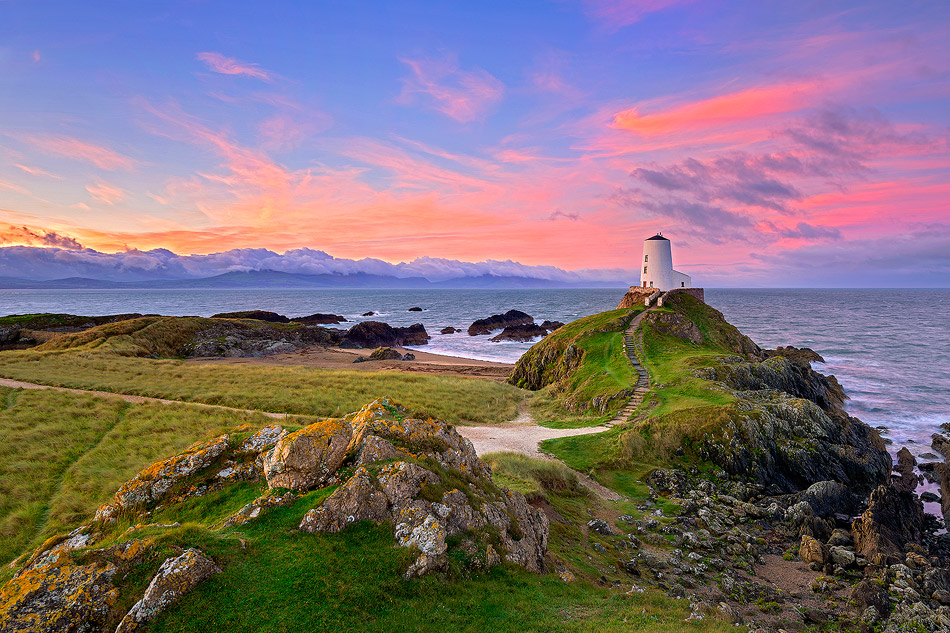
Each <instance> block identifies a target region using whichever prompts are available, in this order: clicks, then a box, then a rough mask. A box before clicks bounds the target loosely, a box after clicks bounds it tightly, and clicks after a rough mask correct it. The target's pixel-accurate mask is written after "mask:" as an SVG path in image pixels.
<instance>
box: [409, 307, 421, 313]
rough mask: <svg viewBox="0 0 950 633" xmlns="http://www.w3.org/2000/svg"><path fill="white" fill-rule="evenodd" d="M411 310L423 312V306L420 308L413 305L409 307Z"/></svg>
mask: <svg viewBox="0 0 950 633" xmlns="http://www.w3.org/2000/svg"><path fill="white" fill-rule="evenodd" d="M409 312H422V308H420V307H419V306H413V307H411V308H409Z"/></svg>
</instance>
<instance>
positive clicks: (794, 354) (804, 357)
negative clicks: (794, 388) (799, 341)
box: [762, 345, 825, 363]
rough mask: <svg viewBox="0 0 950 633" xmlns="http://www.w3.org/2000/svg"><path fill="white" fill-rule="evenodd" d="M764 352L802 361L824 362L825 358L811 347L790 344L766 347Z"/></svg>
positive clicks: (768, 354)
mask: <svg viewBox="0 0 950 633" xmlns="http://www.w3.org/2000/svg"><path fill="white" fill-rule="evenodd" d="M762 353H763V354H765V355H766V356H784V357H785V358H788V359H789V360H794V361H798V362H802V363H811V362H816V363H823V362H825V359H824V358H822V357H821V354H819V353H818V352H816V351H815V350H813V349H811V348H810V347H794V346H792V345H789V346H787V347H776V348H775V349H765V350H762Z"/></svg>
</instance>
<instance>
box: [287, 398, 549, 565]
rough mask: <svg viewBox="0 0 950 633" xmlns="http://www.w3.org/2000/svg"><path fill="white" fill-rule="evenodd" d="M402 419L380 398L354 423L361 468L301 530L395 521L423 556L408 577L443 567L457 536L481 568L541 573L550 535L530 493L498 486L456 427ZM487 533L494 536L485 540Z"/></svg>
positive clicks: (398, 535) (399, 538)
mask: <svg viewBox="0 0 950 633" xmlns="http://www.w3.org/2000/svg"><path fill="white" fill-rule="evenodd" d="M403 414H404V410H403V409H401V408H399V407H398V406H397V405H393V404H391V403H388V402H384V401H378V402H375V403H373V404H371V405H368V406H367V407H365V408H364V409H363V410H362V411H360V412H359V413H358V414H357V415H356V416H355V417H354V418H353V420H352V421H351V422H350V424H351V428H352V429H353V431H352V433H353V435H352V439H351V441H350V448H349V450H348V453H350V454H356V455H357V456H358V460H357V464H358V466H357V468H356V470H355V471H354V472H353V473H352V475H350V476H349V478H348V479H347V480H346V481H345V482H344V483H343V484H342V485H341V486H340V487H339V488H338V489H337V490H336V491H335V492H334V493H333V494H332V495H330V496H329V497H327V499H326V500H325V501H324V502H323V503H322V504H321V505H320V506H318V507H317V508H314V509H312V510H310V511H309V512H308V513H307V514H306V516H304V518H303V521H302V522H301V523H300V526H299V527H300V530H301V531H303V532H310V533H317V532H338V531H340V530H342V529H344V528H345V527H346V526H348V525H350V524H351V523H355V522H358V521H374V522H377V523H381V522H384V521H391V522H392V523H393V526H394V537H395V540H396V543H397V545H399V546H401V547H411V548H415V549H416V550H417V551H418V557H417V558H416V560H415V562H414V563H413V564H412V565H411V566H410V568H409V569H408V571H407V572H406V576H407V577H412V576H418V575H422V574H425V573H428V572H430V571H434V570H438V569H442V568H444V567H445V566H446V565H447V563H448V558H447V556H446V552H447V550H448V547H449V546H448V543H449V540H451V539H459V540H461V541H462V542H463V546H464V547H465V548H466V549H467V550H468V551H470V552H474V555H473V561H475V563H476V564H478V565H481V566H490V565H493V564H497V563H498V562H500V561H501V560H502V559H504V560H507V561H509V562H512V563H514V564H517V565H521V566H522V567H524V568H526V569H528V570H530V571H535V572H540V571H542V570H543V568H544V556H545V553H546V551H547V537H548V522H547V518H546V516H545V515H544V513H543V512H540V511H538V510H536V509H535V508H533V507H531V506H530V505H528V503H527V501H526V500H525V498H524V495H521V494H520V493H512V492H510V491H506V490H503V489H498V488H497V487H496V486H495V485H494V484H493V483H492V482H491V479H490V471H489V470H488V469H487V468H486V467H485V466H484V464H482V462H481V461H480V460H479V459H478V457H477V456H476V455H475V451H474V449H473V448H472V445H471V443H469V442H468V441H467V440H465V439H464V438H462V437H461V436H459V435H458V433H456V432H455V430H454V429H452V428H451V427H446V426H444V425H442V424H441V423H438V422H436V421H435V420H419V419H413V418H409V417H405V418H404V417H402V416H403ZM399 447H406V448H399ZM406 459H413V460H421V461H405V460H406ZM392 460H398V461H392ZM439 469H448V471H449V472H452V473H457V474H456V475H453V476H454V477H458V476H461V477H462V478H463V479H464V480H465V481H467V483H468V485H467V487H466V488H465V489H464V491H463V490H460V489H458V488H454V487H449V486H447V485H446V484H447V482H446V481H445V480H443V478H442V476H440V475H439V474H438V472H437V470H439ZM489 534H491V535H494V536H493V537H492V538H490V539H489V538H486V537H487V536H488V535H489ZM493 542H494V544H493ZM496 547H498V548H499V549H496Z"/></svg>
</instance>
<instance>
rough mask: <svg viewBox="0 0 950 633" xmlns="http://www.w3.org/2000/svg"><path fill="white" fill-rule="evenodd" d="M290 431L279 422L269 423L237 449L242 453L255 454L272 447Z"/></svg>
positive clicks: (237, 451)
mask: <svg viewBox="0 0 950 633" xmlns="http://www.w3.org/2000/svg"><path fill="white" fill-rule="evenodd" d="M287 433H288V431H287V429H285V428H284V427H282V426H281V425H279V424H268V425H267V426H265V427H264V428H262V429H261V430H260V431H258V432H257V433H255V434H254V435H252V436H250V437H249V438H247V439H246V440H244V441H243V442H241V445H240V446H238V447H237V450H236V451H235V452H236V453H238V454H242V455H254V454H258V453H261V452H263V451H264V449H267V448H270V447H271V446H273V445H274V444H276V443H277V442H278V441H280V440H281V439H282V438H283V437H284V436H285V435H287Z"/></svg>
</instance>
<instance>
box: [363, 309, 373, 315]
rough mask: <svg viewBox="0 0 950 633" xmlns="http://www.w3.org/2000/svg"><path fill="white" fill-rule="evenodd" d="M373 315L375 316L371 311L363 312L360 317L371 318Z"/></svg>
mask: <svg viewBox="0 0 950 633" xmlns="http://www.w3.org/2000/svg"><path fill="white" fill-rule="evenodd" d="M375 314H376V313H375V312H373V311H372V310H370V311H369V312H364V313H363V314H362V316H373V315H375Z"/></svg>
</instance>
